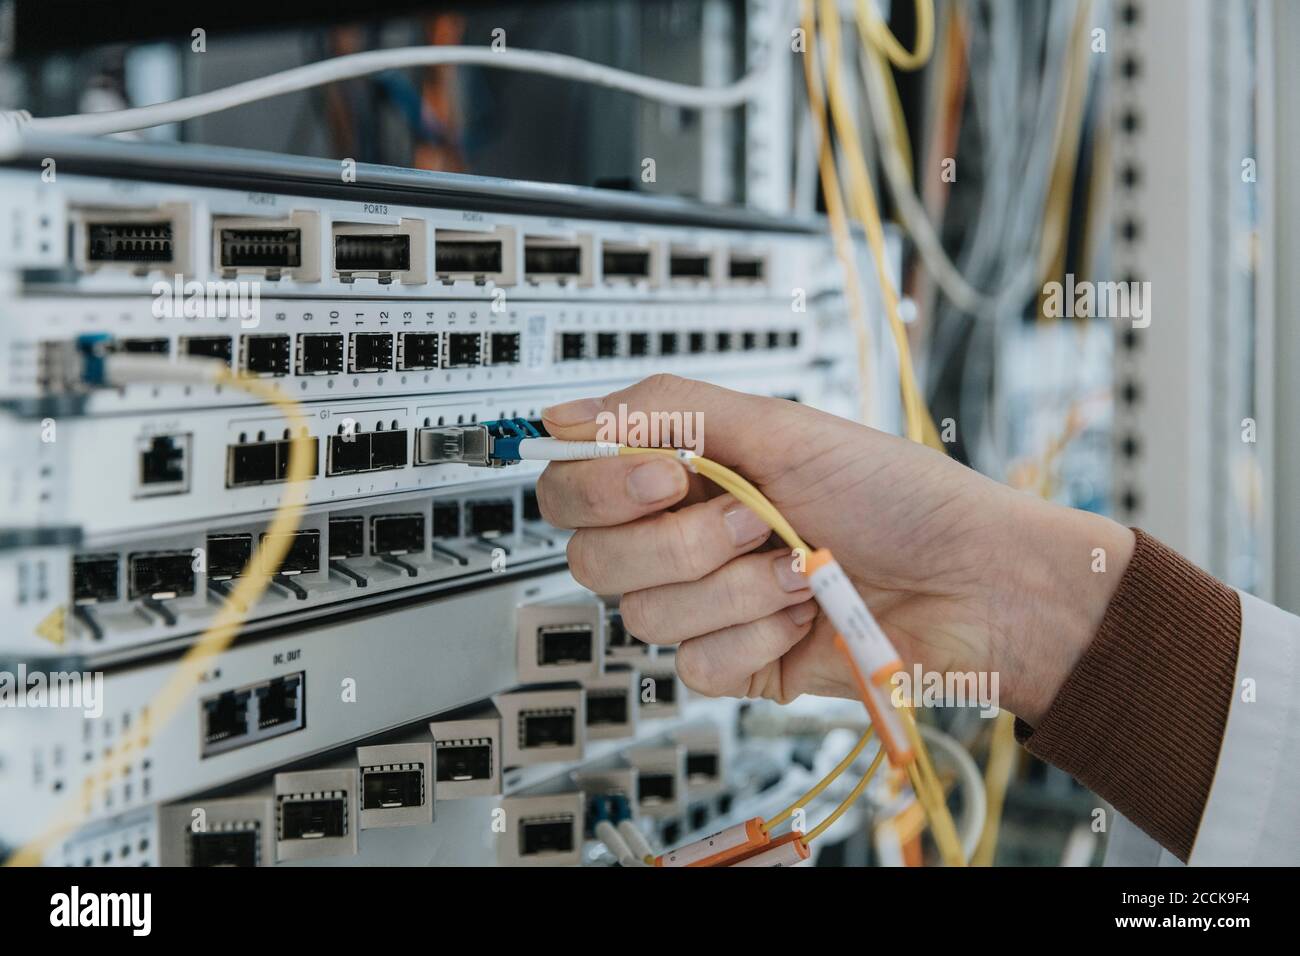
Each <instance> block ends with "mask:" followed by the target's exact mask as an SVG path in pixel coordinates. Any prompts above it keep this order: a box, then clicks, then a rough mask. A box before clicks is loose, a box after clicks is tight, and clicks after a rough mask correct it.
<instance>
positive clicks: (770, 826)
mask: <svg viewBox="0 0 1300 956" xmlns="http://www.w3.org/2000/svg"><path fill="white" fill-rule="evenodd" d="M872 733H873V729H872V728H871V727H868V728H867V730H866V733H864V734H863V735H862V736H861V738H859V740H858V742H857V743H856V744H855V745H854V746H853V749H852V750H850V751H849V752H848V753H847V754H846V755H845V756H844V759H843V760H841V761H840V762H839V763H837V764H836V765H835V767H834V769H833V770H831V772H830V773H828V774H827V775H826V776H825V777H823V778H822V779H821V781H820V782H819V783H818V784H817V785H816V786H815V787H813V788H812V789H811V790H809V791H808V792H807V793H805V794H804V795H803V796H802V797H800V798H799V799H798V800H796V801H795V802H794V803H792V804H790V805H789V806H788V807H786V808H785V809H784V810H782V811H781V812H780V813H778V814H777V815H776V816H774V817H770V818H768V820H767V821H766V822H765V823H764V824H763V832H764V833H770V832H771V831H772V830H774V829H776V827H778V826H780V825H781V824H782V823H784V822H785V821H786V820H788V819H790V817H792V816H794V812H795V811H796V810H798V809H799V808H800V807H806V806H807V805H808V804H810V803H812V801H814V800H816V799H817V798H818V797H819V796H821V794H822V791H823V790H825V789H826V788H827V787H829V786H830V785H831V784H832V783H834V782H835V780H836V778H838V777H839V775H840V774H842V773H843V772H844V771H845V770H848V769H849V767H850V766H852V764H853V761H855V760H857V759H858V755H859V754H860V753H862V750H863V748H865V747H866V746H867V741H869V740H870V739H871V735H872ZM884 752H885V748H884V747H881V748H880V752H879V753H878V754H876V760H877V762H879V760H880V757H881V755H883V754H884ZM873 766H874V765H873ZM863 786H865V784H863ZM807 839H811V837H809V838H807ZM807 839H805V841H804V842H807Z"/></svg>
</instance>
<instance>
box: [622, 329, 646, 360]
mask: <svg viewBox="0 0 1300 956" xmlns="http://www.w3.org/2000/svg"><path fill="white" fill-rule="evenodd" d="M627 354H628V355H629V356H630V357H631V358H641V357H642V356H646V355H649V354H650V333H649V332H629V333H628V334H627Z"/></svg>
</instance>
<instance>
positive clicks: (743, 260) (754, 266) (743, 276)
mask: <svg viewBox="0 0 1300 956" xmlns="http://www.w3.org/2000/svg"><path fill="white" fill-rule="evenodd" d="M763 273H764V268H763V260H762V258H761V257H759V256H732V257H731V261H729V262H728V263H727V276H728V278H731V279H735V280H737V281H738V282H761V281H762V280H763Z"/></svg>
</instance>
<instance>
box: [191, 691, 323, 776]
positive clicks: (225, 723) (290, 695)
mask: <svg viewBox="0 0 1300 956" xmlns="http://www.w3.org/2000/svg"><path fill="white" fill-rule="evenodd" d="M306 702H307V698H306V676H305V675H304V673H303V672H302V671H298V672H297V673H293V674H285V675H282V676H280V677H273V678H270V679H268V680H264V681H261V682H260V683H257V684H247V685H245V686H243V687H236V688H233V689H231V690H226V691H221V692H220V693H217V694H214V695H213V696H211V697H206V698H204V699H203V700H202V701H200V704H199V711H200V716H201V723H202V727H203V739H202V748H201V751H200V752H201V755H202V757H203V758H204V759H206V758H208V757H214V756H216V755H218V754H223V753H226V752H228V751H231V750H237V749H239V748H242V747H250V746H253V745H254V744H258V743H261V742H262V741H264V740H270V739H271V738H273V737H280V736H283V735H284V734H288V733H293V732H294V731H297V730H301V729H302V728H303V727H305V726H306V725H307V723H306Z"/></svg>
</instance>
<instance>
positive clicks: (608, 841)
mask: <svg viewBox="0 0 1300 956" xmlns="http://www.w3.org/2000/svg"><path fill="white" fill-rule="evenodd" d="M596 838H597V839H599V840H600V842H601V843H603V844H605V846H606V847H608V848H609V852H610V853H613V854H614V856H616V857H618V862H619V865H620V866H645V865H646V864H645V861H644V860H643V859H642V858H641V857H639V856H637V855H636V854H635V853H634V852H633V851H632V848H631V847H630V846H628V845H627V841H626V840H624V839H623V837H622V836H621V835H620V834H619V832H618V830H616V829H614V824H612V823H610V822H609V821H608V820H601V821H600V822H599V823H597V824H596Z"/></svg>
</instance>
